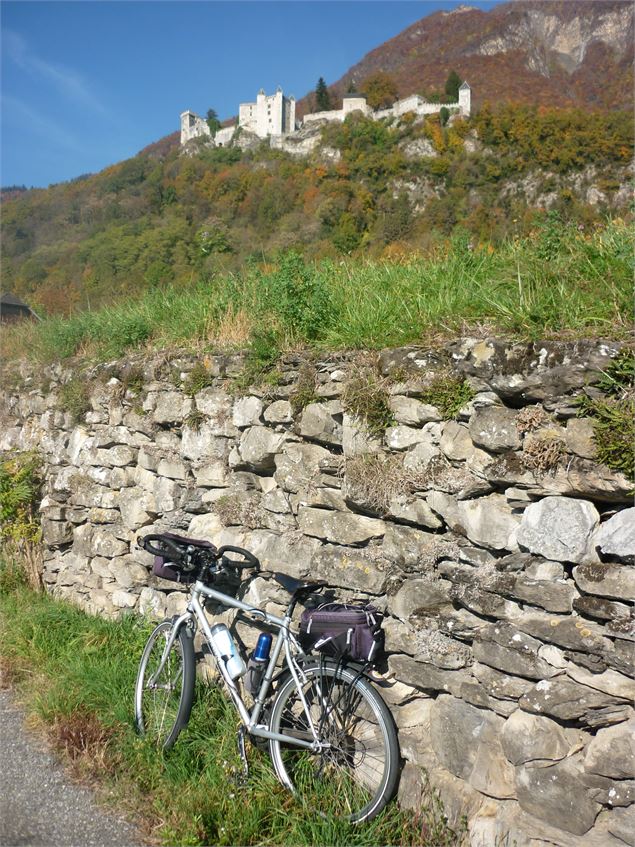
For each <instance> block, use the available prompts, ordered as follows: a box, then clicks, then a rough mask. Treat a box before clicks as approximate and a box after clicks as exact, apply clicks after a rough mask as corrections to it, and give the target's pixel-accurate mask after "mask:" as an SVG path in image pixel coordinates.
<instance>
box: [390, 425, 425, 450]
mask: <svg viewBox="0 0 635 847" xmlns="http://www.w3.org/2000/svg"><path fill="white" fill-rule="evenodd" d="M385 439H386V445H387V446H388V447H389V448H390V449H391V450H407V449H408V448H409V447H414V445H415V444H419V443H420V442H425V441H427V440H428V435H427V433H426V432H424V431H423V430H421V429H414V428H413V427H410V426H403V425H401V426H389V427H388V429H387V430H386V435H385Z"/></svg>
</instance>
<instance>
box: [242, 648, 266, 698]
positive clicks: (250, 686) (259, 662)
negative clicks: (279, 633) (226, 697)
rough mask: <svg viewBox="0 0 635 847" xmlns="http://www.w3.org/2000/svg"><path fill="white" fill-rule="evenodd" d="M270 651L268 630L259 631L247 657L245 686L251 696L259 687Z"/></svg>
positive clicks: (253, 695)
mask: <svg viewBox="0 0 635 847" xmlns="http://www.w3.org/2000/svg"><path fill="white" fill-rule="evenodd" d="M270 652H271V635H270V634H269V633H268V632H261V633H260V635H259V636H258V642H257V644H256V647H255V648H254V652H253V653H252V654H251V656H250V658H249V663H248V665H247V676H246V677H245V688H246V689H247V691H248V692H249V693H250V694H251V696H252V697H255V696H256V694H257V693H258V690H259V689H260V682H261V680H262V675H263V673H264V672H265V668H266V667H267V662H268V661H269V653H270Z"/></svg>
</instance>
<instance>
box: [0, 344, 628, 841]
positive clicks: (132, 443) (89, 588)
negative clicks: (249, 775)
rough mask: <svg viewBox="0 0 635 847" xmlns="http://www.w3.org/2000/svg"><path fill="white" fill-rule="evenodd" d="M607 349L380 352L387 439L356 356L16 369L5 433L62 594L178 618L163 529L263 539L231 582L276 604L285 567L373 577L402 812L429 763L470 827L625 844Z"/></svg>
mask: <svg viewBox="0 0 635 847" xmlns="http://www.w3.org/2000/svg"><path fill="white" fill-rule="evenodd" d="M618 349H619V345H617V344H612V343H599V342H593V343H591V342H588V343H584V342H577V343H566V344H565V343H562V344H555V343H544V344H529V345H527V344H510V343H502V342H500V341H495V340H491V339H490V340H475V339H462V340H459V341H456V342H454V343H451V344H448V345H446V346H445V347H443V348H440V349H435V350H424V349H414V348H407V349H397V350H386V351H383V352H382V353H381V354H379V355H378V357H377V361H376V363H375V365H373V367H376V376H375V377H374V379H375V382H374V383H373V385H372V386H370V384H369V389H368V399H369V402H370V401H372V400H373V397H374V399H375V401H376V400H377V396H378V395H377V391H378V390H380V393H381V392H383V395H382V396H383V397H384V405H385V406H387V409H388V410H389V417H390V418H391V420H390V424H391V425H389V426H388V427H387V428H385V430H384V431H379V430H378V429H377V428H372V427H369V426H368V425H367V424H366V423H365V422H364V420H363V419H362V418H360V417H357V416H356V415H355V414H353V413H352V412H351V410H350V409H351V404H350V401H349V400H347V396H348V395H347V394H346V392H347V386H349V385H350V383H351V379H352V378H356V379H357V381H358V388H359V378H360V374H362V375H363V374H364V373H366V374H368V373H369V371H368V367H369V365H368V359H366V360H365V361H362V362H361V364H360V359H359V357H357V356H353V355H347V354H342V355H340V356H333V357H332V358H331V359H329V360H324V361H315V362H313V363H312V364H311V365H310V366H307V365H306V363H305V364H303V362H302V360H301V358H300V357H296V358H294V357H287V359H286V360H285V362H284V363H283V365H282V367H281V370H280V372H279V374H278V378H277V380H270V382H273V381H275V382H276V384H275V385H271V384H270V385H267V386H266V388H263V389H255V388H251V389H250V390H248V391H247V392H243V393H242V394H240V395H239V394H237V393H236V392H235V391H234V389H233V384H232V381H233V380H234V378H235V377H236V376H237V375H239V374H240V372H241V370H242V368H243V362H242V360H241V358H240V356H215V357H210V358H209V359H207V360H205V361H204V362H201V361H197V360H196V359H195V358H193V357H191V356H186V355H183V356H178V355H172V356H161V357H155V358H151V359H150V358H149V359H140V360H139V361H137V362H116V363H110V364H109V365H104V366H102V367H100V368H96V369H95V370H94V371H92V372H88V373H83V374H81V375H79V376H78V374H77V373H74V372H73V371H70V370H64V369H63V368H61V367H59V366H58V367H54V368H51V369H50V370H49V371H48V372H46V373H45V374H41V373H40V374H38V375H37V376H36V375H35V374H34V373H32V372H30V371H29V369H28V368H27V367H26V366H24V368H23V370H22V372H21V373H20V374H19V380H17V382H18V385H17V386H16V388H15V389H13V390H11V389H9V388H8V387H5V390H4V393H3V403H2V405H3V422H4V426H3V431H2V435H1V439H0V449H2V450H5V451H11V450H25V449H38V450H40V451H41V452H42V454H43V456H44V460H45V466H46V474H45V491H44V498H43V500H42V506H41V513H42V527H43V535H44V544H45V547H46V553H45V570H44V580H45V583H46V585H47V587H48V589H49V590H50V591H51V592H52V593H53V594H55V595H58V596H61V597H67V598H70V599H71V600H73V601H74V602H76V603H79V604H80V605H82V606H83V607H85V608H86V609H88V610H90V611H93V612H95V613H99V614H104V615H117V614H120V613H122V612H124V611H127V610H134V611H135V612H140V613H142V614H148V615H152V616H157V617H161V616H163V615H166V614H167V615H171V614H173V613H175V612H177V611H179V610H181V609H182V608H183V605H184V595H183V593H182V592H181V591H179V590H175V584H174V583H168V582H162V581H161V580H159V579H157V578H155V577H153V576H152V575H151V573H150V567H151V561H150V558H149V557H148V556H147V555H146V554H144V553H143V552H140V551H139V550H137V549H136V548H135V539H136V537H137V535H138V534H140V533H144V532H149V531H152V530H163V529H168V528H169V529H171V530H177V531H179V530H181V531H183V532H186V533H190V534H191V535H192V536H194V537H204V538H208V539H211V540H212V541H214V542H215V543H217V544H221V543H233V544H238V545H241V546H244V547H247V548H249V549H250V550H252V551H253V552H254V553H255V554H256V555H258V556H259V558H260V560H261V562H262V566H263V573H262V574H261V575H260V576H258V577H257V578H255V579H253V580H252V581H251V582H250V583H249V584H248V585H246V586H245V591H246V595H245V596H246V597H247V599H252V600H255V601H257V602H259V603H264V604H265V605H266V606H267V608H269V609H271V610H278V611H280V610H281V609H282V604H283V603H284V602H285V597H284V592H283V591H282V590H281V588H280V587H279V586H278V585H277V584H276V583H274V582H272V581H271V579H270V578H269V576H270V572H271V571H273V570H281V571H283V572H286V573H289V574H292V575H293V576H296V577H303V578H304V577H307V578H315V579H327V580H328V581H329V582H330V583H332V584H333V585H334V586H336V587H337V589H338V593H339V594H341V595H344V596H360V595H368V596H369V597H371V598H372V599H373V602H375V603H377V604H379V605H380V606H382V607H383V608H384V609H385V610H386V613H387V617H386V623H385V631H386V647H387V653H388V657H387V661H386V665H385V667H384V668H383V669H382V670H383V673H382V675H381V678H380V679H379V680H378V683H379V684H380V685H381V686H382V693H383V695H384V697H385V699H386V700H387V702H388V703H389V704H390V706H391V708H392V711H393V714H394V716H395V720H396V722H397V725H398V727H399V733H400V744H401V751H402V756H403V759H404V768H403V772H402V777H401V782H400V788H399V797H400V800H401V802H402V804H403V805H405V806H407V807H413V808H416V807H417V806H418V804H419V803H420V798H421V796H422V792H423V791H424V787H425V780H426V775H427V778H428V779H429V780H430V781H431V783H432V784H433V785H434V786H436V787H437V789H438V790H439V791H440V792H441V797H442V799H443V802H444V804H445V809H446V813H447V815H448V816H449V818H450V820H451V821H454V822H456V821H458V820H459V818H460V816H461V815H463V814H465V815H467V820H468V826H469V832H470V838H471V843H472V844H474V845H492V844H495V843H497V844H507V843H508V844H510V845H511V844H513V843H516V844H517V845H518V847H524V845H535V844H554V845H562V847H570V846H571V847H572V846H573V845H586V847H593V846H594V845H597V847H600V845H602V847H612V846H613V847H622V845H624V844H630V845H632V844H634V843H635V841H634V835H633V834H634V833H635V741H634V737H635V733H634V730H635V711H634V709H633V700H634V697H635V681H634V674H635V645H634V642H635V627H634V618H633V608H634V604H635V521H634V520H633V517H634V515H635V509H633V508H632V497H631V489H632V485H631V483H630V482H629V481H628V479H626V478H625V477H624V476H623V475H622V474H620V473H616V472H614V471H612V470H610V469H609V468H607V467H606V466H604V465H601V464H599V463H598V461H597V458H596V446H595V443H594V440H593V431H592V427H591V423H590V421H589V420H588V419H585V418H580V417H577V411H578V406H577V405H576V396H577V395H579V394H581V393H582V392H586V393H587V394H591V395H593V394H594V393H595V394H597V392H598V388H597V384H598V382H599V380H600V378H601V375H602V372H603V371H604V370H605V369H606V367H607V366H608V364H609V363H610V361H611V358H612V357H613V356H615V355H616V353H617V351H618ZM201 374H203V375H204V377H205V378H204V379H203V380H201V379H200V377H201ZM307 374H309V377H310V378H308V377H307ZM188 375H189V376H188ZM195 376H196V379H195V378H194V377H195ZM457 376H458V377H459V378H460V379H463V378H464V379H465V380H467V383H468V384H469V385H470V387H471V395H472V396H471V399H469V400H468V401H467V402H465V404H464V405H463V407H462V408H461V409H460V410H459V411H458V413H457V414H456V415H455V416H454V418H453V419H451V420H444V419H443V418H444V414H443V412H442V410H441V409H440V408H439V406H438V405H435V403H434V402H432V401H431V398H430V394H429V392H428V393H426V390H427V389H429V388H430V386H431V385H436V386H437V390H438V388H439V386H443V385H444V384H445V385H446V386H450V388H451V387H452V386H453V385H454V386H455V387H456V386H459V385H460V383H458V382H456V381H454V382H453V381H452V380H456V377H457ZM307 379H308V383H307ZM73 380H74V381H75V383H77V381H78V380H81V381H83V384H84V385H85V386H86V387H87V388H88V389H89V399H90V408H89V409H88V410H87V411H85V412H82V414H81V416H80V419H79V420H78V421H77V422H74V421H73V419H72V417H71V415H70V413H69V412H67V411H64V410H63V408H61V402H60V397H62V395H63V394H64V388H63V385H64V384H66V385H67V386H68V385H69V384H70V383H72V381H73ZM197 380H198V384H197ZM307 385H308V390H307ZM377 386H379V389H378V388H377ZM371 389H372V390H371ZM456 390H458V388H456ZM373 392H374V394H373ZM358 393H359V392H358ZM362 394H363V392H362ZM432 399H434V398H432ZM371 405H372V404H371ZM384 411H385V409H384ZM238 631H239V633H240V634H241V637H242V638H243V640H244V642H245V644H247V645H248V644H249V643H252V642H251V641H250V638H251V639H253V635H252V634H251V633H249V632H247V631H244V630H240V629H239V630H238ZM505 839H507V840H505Z"/></svg>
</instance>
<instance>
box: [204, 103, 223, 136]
mask: <svg viewBox="0 0 635 847" xmlns="http://www.w3.org/2000/svg"><path fill="white" fill-rule="evenodd" d="M205 123H206V124H207V126H208V127H209V131H210V132H211V133H212V136H214V135H216V133H217V132H218V130H219V129H220V121H219V120H218V115H217V114H216V112H215V111H214V109H208V110H207V117H206V120H205Z"/></svg>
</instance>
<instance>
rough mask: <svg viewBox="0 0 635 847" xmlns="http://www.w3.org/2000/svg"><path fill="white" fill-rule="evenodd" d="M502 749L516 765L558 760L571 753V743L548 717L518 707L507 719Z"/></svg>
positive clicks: (503, 732)
mask: <svg viewBox="0 0 635 847" xmlns="http://www.w3.org/2000/svg"><path fill="white" fill-rule="evenodd" d="M502 743H503V750H504V751H505V755H506V756H507V758H508V759H509V761H510V762H511V763H512V764H513V765H524V764H525V763H526V762H531V761H534V760H535V759H547V760H551V761H559V760H560V759H564V757H565V756H566V755H567V754H568V752H569V748H570V744H569V742H568V741H567V739H566V737H565V734H564V732H563V731H562V729H561V727H560V726H558V724H557V723H556V722H555V721H552V720H549V718H545V717H539V716H537V715H530V714H528V713H527V712H522V711H521V710H520V709H517V710H516V711H515V712H514V713H513V714H512V715H510V716H509V718H508V719H507V720H506V721H505V725H504V727H503V731H502Z"/></svg>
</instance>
